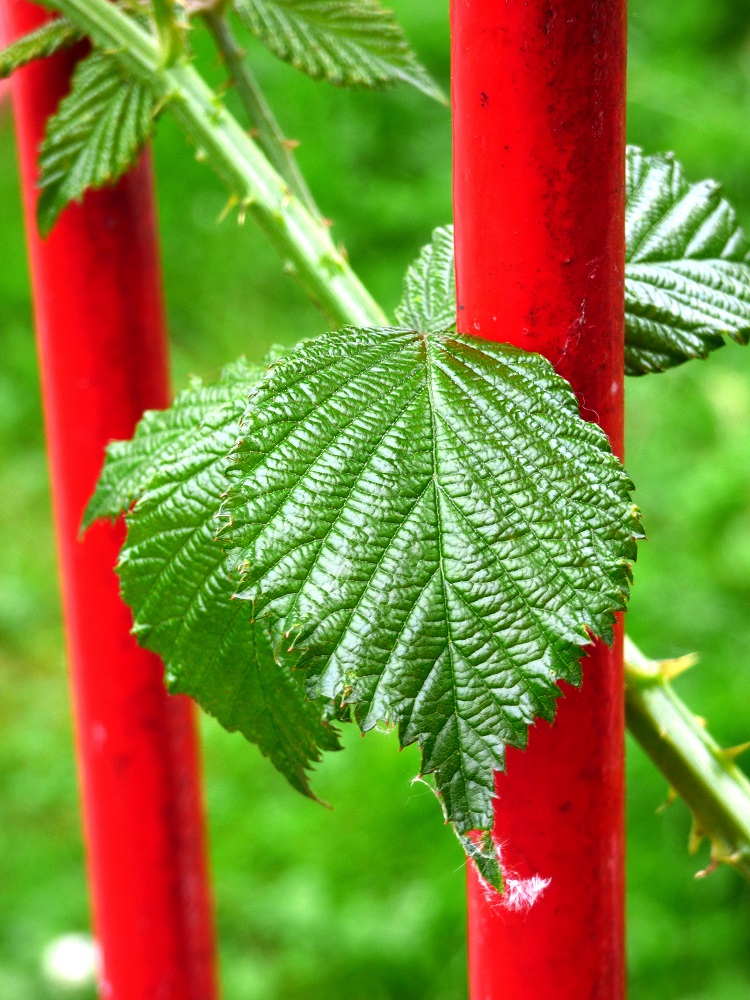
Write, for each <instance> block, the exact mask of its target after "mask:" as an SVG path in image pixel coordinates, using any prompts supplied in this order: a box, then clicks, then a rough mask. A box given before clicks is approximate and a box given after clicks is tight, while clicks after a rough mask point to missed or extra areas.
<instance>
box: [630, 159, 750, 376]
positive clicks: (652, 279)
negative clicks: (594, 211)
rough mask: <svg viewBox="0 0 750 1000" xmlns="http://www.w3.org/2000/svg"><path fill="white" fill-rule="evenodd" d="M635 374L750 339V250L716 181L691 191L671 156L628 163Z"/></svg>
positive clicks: (632, 367)
mask: <svg viewBox="0 0 750 1000" xmlns="http://www.w3.org/2000/svg"><path fill="white" fill-rule="evenodd" d="M626 246H627V264H626V269H625V323H626V346H625V365H626V372H627V374H628V375H644V374H646V373H648V372H660V371H664V370H665V369H667V368H672V367H674V366H675V365H679V364H682V363H683V362H684V361H688V360H689V359H690V358H705V357H707V356H708V354H709V353H710V352H711V351H713V350H716V348H718V347H721V346H723V344H724V340H723V338H724V337H731V338H732V340H736V341H737V342H738V343H740V344H745V343H747V341H748V338H749V337H750V266H748V262H749V261H750V243H748V241H747V239H746V237H745V234H744V233H743V231H742V230H741V229H740V227H739V225H738V223H737V217H736V215H735V212H734V209H733V208H732V207H731V205H730V204H729V202H727V200H726V199H725V198H723V197H722V194H721V188H720V186H719V185H718V184H717V183H715V182H714V181H703V182H702V183H700V184H689V183H688V182H687V180H686V179H685V176H684V174H683V172H682V168H681V167H680V165H679V164H678V163H676V162H675V161H674V159H673V158H672V156H671V155H665V156H645V155H644V154H643V153H642V151H641V150H640V149H637V148H635V147H633V146H631V147H630V148H629V149H628V158H627V214H626Z"/></svg>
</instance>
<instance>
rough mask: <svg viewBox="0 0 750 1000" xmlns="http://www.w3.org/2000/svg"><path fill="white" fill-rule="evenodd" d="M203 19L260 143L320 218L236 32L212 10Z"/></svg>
mask: <svg viewBox="0 0 750 1000" xmlns="http://www.w3.org/2000/svg"><path fill="white" fill-rule="evenodd" d="M203 20H204V21H205V22H206V25H207V27H208V29H209V31H210V32H211V34H212V35H213V37H214V41H215V42H216V46H217V48H218V49H219V51H220V52H221V55H222V58H223V59H224V62H225V63H226V66H227V69H228V70H229V73H230V76H231V78H232V81H233V83H234V87H235V90H236V91H237V96H238V97H239V99H240V101H241V102H242V106H243V108H244V109H245V113H246V115H247V116H248V118H249V119H250V123H251V124H252V125H253V126H254V127H255V128H256V129H257V131H258V141H259V143H260V145H261V147H262V148H263V152H264V153H265V154H266V156H267V157H268V159H269V161H270V162H271V164H272V165H273V166H274V167H275V168H276V170H277V171H278V172H279V174H281V176H282V177H283V178H284V180H285V181H286V182H287V184H288V185H289V187H290V189H291V191H292V193H293V194H295V195H296V196H297V198H299V200H300V201H301V202H302V203H303V204H304V205H305V206H306V207H307V209H308V211H309V212H310V213H311V214H312V215H314V216H316V217H320V211H319V209H318V206H317V205H316V204H315V200H314V198H313V196H312V194H311V193H310V189H309V188H308V186H307V181H306V180H305V178H304V177H303V175H302V171H301V170H300V169H299V166H298V165H297V161H296V159H295V157H294V153H293V152H292V150H291V148H290V146H289V145H288V143H287V141H286V140H285V138H284V134H283V132H282V131H281V128H280V127H279V123H278V122H277V121H276V117H275V115H274V113H273V111H272V110H271V108H270V107H269V105H268V102H267V101H266V98H265V96H264V94H263V91H262V90H261V89H260V85H259V84H258V81H257V80H256V79H255V75H254V74H253V71H252V70H251V69H250V67H249V66H248V64H247V62H246V60H245V58H244V56H245V54H244V52H243V51H242V49H241V48H240V46H239V45H238V43H237V39H236V38H235V37H234V35H233V33H232V29H231V27H230V25H229V21H228V20H227V18H226V15H225V14H223V13H219V12H217V11H216V10H213V9H208V10H206V11H205V12H204V14H203Z"/></svg>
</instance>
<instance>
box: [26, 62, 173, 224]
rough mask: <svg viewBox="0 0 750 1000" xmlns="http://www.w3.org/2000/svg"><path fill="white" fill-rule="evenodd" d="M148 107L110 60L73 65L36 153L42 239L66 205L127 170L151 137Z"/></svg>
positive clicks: (139, 86) (134, 83)
mask: <svg viewBox="0 0 750 1000" xmlns="http://www.w3.org/2000/svg"><path fill="white" fill-rule="evenodd" d="M154 104H155V101H154V95H153V93H152V91H151V90H150V89H149V87H147V86H146V85H145V84H143V83H142V82H140V81H138V80H135V79H132V78H127V79H126V78H125V77H124V76H123V75H122V72H121V70H120V68H119V65H118V63H117V61H116V60H115V59H114V58H113V57H111V56H108V55H105V54H103V53H100V52H94V53H92V54H91V55H90V56H88V58H86V59H84V60H82V61H81V62H80V63H79V64H78V66H77V67H76V70H75V72H74V74H73V79H72V82H71V91H70V93H69V94H68V96H67V97H65V98H64V99H63V101H62V102H61V104H60V107H59V108H58V110H57V113H56V114H54V115H53V116H52V117H51V118H50V119H49V121H48V122H47V130H46V133H45V136H44V141H43V143H42V147H41V150H40V159H39V167H40V171H41V179H40V182H39V186H40V188H41V194H40V196H39V202H38V205H37V221H38V225H39V229H40V231H41V233H42V234H43V235H46V234H47V233H48V232H49V231H50V229H51V228H52V226H53V225H54V224H55V222H56V220H57V218H58V216H59V214H60V212H61V211H62V210H63V208H65V206H66V205H67V204H69V203H70V202H71V201H76V200H79V199H80V198H82V197H83V195H84V193H85V192H86V191H87V190H88V189H89V188H99V187H103V186H104V185H105V184H112V183H114V182H115V181H116V180H117V179H118V178H119V177H121V176H122V174H124V173H125V172H126V171H127V170H128V169H129V168H130V167H132V166H133V164H134V163H135V160H136V158H137V156H138V153H139V152H140V150H141V148H142V147H143V145H144V144H145V143H146V142H147V141H148V139H149V138H150V136H151V132H152V130H153V123H154V118H153V116H154Z"/></svg>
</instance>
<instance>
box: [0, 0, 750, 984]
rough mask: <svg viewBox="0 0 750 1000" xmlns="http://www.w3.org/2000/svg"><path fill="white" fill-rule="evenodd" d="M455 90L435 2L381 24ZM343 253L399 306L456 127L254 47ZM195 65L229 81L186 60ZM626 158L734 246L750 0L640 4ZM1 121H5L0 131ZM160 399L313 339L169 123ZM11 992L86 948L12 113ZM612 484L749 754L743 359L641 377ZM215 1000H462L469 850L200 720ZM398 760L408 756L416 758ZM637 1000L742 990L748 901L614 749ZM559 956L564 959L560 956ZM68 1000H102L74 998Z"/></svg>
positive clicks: (314, 325) (5, 319)
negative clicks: (215, 948)
mask: <svg viewBox="0 0 750 1000" xmlns="http://www.w3.org/2000/svg"><path fill="white" fill-rule="evenodd" d="M393 6H394V7H395V8H396V10H397V12H398V14H399V15H400V16H401V18H402V20H403V22H404V24H405V25H406V27H407V29H408V31H409V33H410V35H411V37H412V39H413V40H414V43H415V45H416V48H417V50H418V52H419V54H420V56H421V58H422V59H423V61H424V62H425V63H426V64H427V65H428V66H429V67H430V69H431V70H432V71H433V73H434V74H435V76H436V77H437V78H438V80H439V81H440V82H441V83H442V84H443V85H447V81H448V25H447V9H446V8H447V4H436V3H435V2H434V0H398V2H394V4H393ZM249 47H250V49H251V52H252V56H253V58H254V59H255V64H256V68H257V72H258V74H259V75H260V77H261V79H262V81H263V83H264V85H265V86H266V88H267V91H268V94H269V96H270V98H271V99H272V102H273V103H274V105H275V106H276V108H277V110H278V114H279V117H280V118H281V120H282V123H283V125H284V127H285V128H286V130H287V132H288V134H290V135H293V136H295V137H298V138H299V139H301V140H302V147H301V149H300V152H299V157H300V161H301V163H302V166H303V168H304V169H305V171H306V172H307V174H308V176H309V178H310V181H311V186H312V188H313V191H314V192H315V194H316V196H317V197H318V199H319V202H320V204H321V206H322V208H323V210H324V211H325V212H326V214H328V215H329V216H330V217H331V218H332V219H334V220H335V222H336V226H335V230H334V232H335V234H336V236H337V238H338V239H340V240H342V241H343V242H344V243H345V245H346V246H347V248H348V250H349V252H350V255H351V258H352V260H353V263H354V265H355V267H356V268H357V269H358V270H359V272H360V273H361V274H362V276H363V278H364V279H365V281H366V283H367V284H368V285H369V287H370V288H371V289H372V291H373V292H374V294H375V295H376V296H377V297H378V298H380V299H381V300H382V302H383V303H384V305H386V306H387V307H388V308H392V307H393V305H394V304H395V303H396V302H397V300H398V297H399V293H400V285H401V276H402V274H403V271H404V269H405V267H406V265H407V264H408V263H409V261H410V260H411V259H412V257H413V256H414V255H415V253H416V251H417V250H418V248H419V247H420V246H421V244H422V243H423V242H425V241H426V239H427V238H428V236H429V233H430V231H431V229H432V228H433V226H435V225H437V224H440V223H444V222H446V221H447V220H448V219H449V217H450V213H451V193H450V123H449V118H448V114H447V112H446V111H445V110H444V109H443V108H441V107H439V106H438V105H436V104H433V103H431V102H429V101H427V100H425V99H424V98H422V97H421V96H420V95H418V94H416V93H410V92H409V91H406V90H401V91H392V92H389V93H387V94H386V95H378V94H355V95H350V94H342V93H337V92H335V91H333V90H332V89H330V88H328V87H326V86H324V85H318V84H314V83H312V82H311V81H309V80H307V79H305V78H303V77H301V76H299V75H298V74H296V73H295V72H294V71H293V70H291V69H289V68H287V67H285V66H282V65H280V64H277V63H275V62H274V61H273V60H272V59H270V58H269V57H268V56H267V55H266V53H265V52H264V51H263V50H261V49H260V48H259V47H258V46H257V45H252V44H250V45H249ZM201 51H202V53H203V60H204V63H205V66H206V68H207V71H208V72H209V73H210V74H211V75H212V76H213V78H214V79H216V80H217V81H218V80H219V78H220V73H219V71H218V69H217V67H216V66H215V64H214V62H213V60H212V58H211V57H210V55H208V54H207V53H206V51H205V50H204V48H201ZM630 58H631V70H630V108H629V138H630V140H631V141H634V142H637V143H638V144H640V145H642V146H644V148H645V149H646V150H647V151H648V152H655V151H658V150H666V149H674V150H675V151H676V152H677V153H678V154H679V156H680V158H681V159H682V161H683V162H684V164H685V167H686V169H687V171H688V175H689V176H690V177H691V178H692V179H694V180H697V179H700V178H702V177H705V176H714V177H717V178H718V179H720V180H722V181H723V182H724V183H725V186H726V190H727V193H728V195H729V197H730V198H731V199H732V200H733V202H734V203H735V204H736V206H737V208H738V210H739V212H740V216H741V218H742V220H743V221H744V223H745V224H746V225H749V226H750V2H748V0H713V3H711V4H707V3H705V2H704V0H683V2H682V3H681V4H679V5H675V4H674V3H672V2H670V0H632V2H631V56H630ZM0 114H1V113H0ZM156 156H157V166H158V169H159V202H160V212H161V222H162V240H163V249H164V264H165V272H166V286H167V296H168V304H169V315H170V323H171V329H172V334H173V362H174V373H175V384H176V385H177V386H182V385H184V383H185V379H186V377H187V374H188V373H189V372H196V373H198V374H201V375H203V376H206V377H211V376H213V375H215V374H216V373H217V372H218V370H219V368H220V366H221V365H222V364H223V363H224V362H225V361H227V360H229V359H231V358H234V357H235V356H237V355H238V354H240V353H245V354H247V355H248V357H250V358H252V359H257V358H259V357H260V356H261V355H262V354H263V352H264V351H265V348H266V347H267V345H268V344H269V343H270V342H271V341H285V342H293V341H295V340H297V339H298V338H299V337H301V336H309V335H313V334H315V333H316V332H319V331H320V330H321V329H322V325H321V321H320V320H319V319H318V317H317V316H316V315H315V313H314V312H313V311H312V310H311V309H310V308H309V307H308V306H307V303H306V302H305V301H304V299H303V297H302V295H301V294H300V293H299V292H298V291H297V289H296V288H295V287H294V286H293V285H292V284H291V283H290V282H289V281H288V280H287V279H285V278H283V277H281V276H280V275H279V269H278V265H277V262H276V260H275V258H274V257H273V255H272V254H271V252H270V251H269V250H268V248H267V247H266V246H265V244H264V242H263V240H262V239H261V237H260V236H259V235H258V234H257V233H256V232H255V231H254V230H253V229H252V228H251V227H250V226H247V227H245V228H240V227H238V226H237V225H236V223H235V222H234V221H233V220H231V219H228V220H226V221H225V222H223V223H222V224H220V225H219V224H217V218H218V216H219V214H220V212H221V209H222V206H223V202H224V197H223V194H222V191H221V189H220V188H219V186H218V184H217V182H216V181H215V180H214V179H213V177H212V176H211V175H210V174H209V173H208V172H207V171H206V170H205V168H203V167H201V166H199V165H198V164H196V163H195V162H194V161H193V158H192V153H191V152H190V151H189V150H187V149H186V148H185V146H184V143H183V141H182V139H181V137H180V135H179V134H178V133H177V131H176V129H175V128H174V127H173V126H172V125H171V123H170V122H169V121H168V120H167V121H165V122H164V125H163V126H162V128H161V129H160V135H159V138H158V142H157V149H156ZM0 246H2V248H3V249H2V251H1V252H0V254H1V255H0V338H1V340H0V342H1V343H2V355H3V362H2V366H0V552H1V553H2V557H1V561H0V566H1V569H0V690H1V691H2V696H1V697H0V997H2V998H3V1000H44V998H54V997H56V996H59V995H60V994H59V993H56V992H55V989H54V988H53V987H52V986H51V985H50V984H49V983H47V982H46V981H45V979H44V977H43V975H42V972H41V966H40V954H41V951H42V949H43V947H44V945H45V944H46V943H47V942H49V941H50V940H51V939H52V938H54V937H55V936H57V935H60V934H63V933H66V932H69V931H77V930H83V929H85V928H86V927H87V924H88V916H87V904H86V892H85V884H84V874H83V849H82V844H81V836H80V831H79V820H78V811H77V804H76V792H75V776H74V764H73V757H72V738H71V727H70V720H69V714H68V707H67V697H66V689H65V684H66V682H65V673H64V662H63V653H62V637H61V628H60V610H59V602H58V597H57V591H56V579H55V562H54V551H53V541H52V532H51V527H50V513H49V497H48V487H47V476H46V469H45V460H44V452H43V438H42V429H41V414H40V405H39V389H38V380H37V372H36V361H35V357H34V350H33V341H32V332H31V315H30V299H29V289H28V279H27V271H26V263H25V252H24V245H23V237H22V230H21V216H20V207H19V201H18V190H17V179H16V174H15V167H14V154H13V148H12V134H11V127H10V121H9V118H8V115H7V111H6V113H5V115H4V117H2V118H1V119H0ZM628 392H629V425H628V435H629V443H628V466H629V470H630V472H631V474H632V475H633V477H634V479H635V481H636V483H637V485H638V501H639V503H640V505H641V507H642V508H643V509H644V511H645V514H646V518H647V527H648V530H649V535H650V540H649V542H648V543H646V544H644V545H643V546H642V549H641V557H640V561H639V565H638V567H637V573H636V587H635V592H634V597H633V603H632V608H631V614H630V617H629V625H630V630H631V632H632V634H633V636H634V638H635V639H636V640H637V641H638V642H639V643H640V644H641V645H642V646H643V648H644V649H645V651H646V652H647V653H649V654H652V655H677V654H680V653H683V652H686V651H691V650H697V651H699V652H700V653H701V656H702V665H701V666H700V667H698V668H697V669H696V670H695V671H694V672H693V673H692V674H690V675H688V676H687V677H686V678H685V679H682V680H681V681H680V690H681V692H682V693H683V695H684V696H685V697H686V699H687V700H688V702H689V703H690V704H691V705H692V706H693V707H694V708H695V709H696V710H698V711H699V712H700V713H701V714H703V715H705V716H706V717H707V718H708V719H709V720H710V724H711V726H712V728H713V730H714V731H715V733H716V735H717V736H718V737H719V738H720V739H721V740H722V741H724V742H725V743H727V744H734V743H740V742H742V741H744V740H746V739H747V738H748V737H749V736H750V698H748V692H749V691H750V627H749V625H748V608H749V607H750V352H742V351H741V350H739V349H737V348H734V347H728V348H726V349H725V350H724V351H721V352H719V353H718V354H717V355H716V356H714V357H713V358H712V359H711V360H710V361H708V362H705V363H695V364H692V365H688V366H687V367H685V368H682V369H678V370H676V371H674V372H671V373H669V374H667V375H663V376H658V377H651V378H647V379H644V380H642V381H631V382H629V385H628ZM203 729H204V738H205V751H206V782H207V795H208V802H209V811H210V827H211V841H212V859H213V866H214V872H215V878H216V896H217V904H218V920H219V930H220V938H221V954H222V974H223V979H224V989H225V997H226V1000H299V998H301V997H304V998H305V1000H323V998H326V1000H329V998H331V997H341V998H347V1000H365V998H367V1000H427V998H429V1000H460V998H461V997H465V995H466V987H465V958H464V921H465V908H464V895H463V887H464V875H463V866H462V854H461V850H460V848H459V847H458V845H457V844H456V843H455V842H454V841H453V839H452V837H451V836H450V834H449V833H448V832H447V831H445V830H442V829H441V826H440V821H439V812H438V807H437V804H436V803H435V802H434V800H433V799H432V797H431V795H430V793H429V792H428V791H427V790H426V789H425V788H423V787H422V786H419V785H410V783H409V779H410V778H411V777H412V776H413V775H414V774H415V772H416V770H417V760H416V755H415V754H414V753H413V752H409V751H407V752H404V753H402V754H398V753H397V752H396V746H395V744H394V742H393V740H391V739H389V738H388V737H387V736H383V735H379V734H376V733H374V734H372V735H370V736H369V737H368V738H367V739H366V740H362V739H360V738H359V737H357V736H356V735H355V734H353V733H352V734H350V737H349V747H348V750H347V752H346V753H345V754H339V755H336V756H333V757H331V759H330V760H328V761H327V762H326V763H325V765H324V766H323V767H322V768H321V771H320V775H319V778H318V785H317V787H318V789H319V791H320V793H321V794H322V796H323V797H324V798H325V799H327V800H328V801H329V802H332V803H333V804H334V806H335V809H334V811H333V812H332V813H329V812H328V811H327V810H324V809H321V808H320V807H319V806H316V805H315V804H313V803H311V802H309V801H306V800H303V799H302V798H301V797H299V796H296V795H295V794H294V793H293V792H292V791H291V790H290V789H288V788H287V787H286V786H285V784H284V782H283V780H282V779H281V778H279V777H278V776H277V775H276V774H275V773H274V772H273V771H272V769H271V768H270V766H269V765H268V764H267V763H266V762H265V761H263V760H262V759H261V758H260V757H259V756H258V755H257V753H256V751H255V750H254V748H252V747H250V746H247V745H245V744H243V742H242V741H241V740H240V738H239V737H236V736H235V737H231V736H228V735H227V734H225V733H223V732H221V731H220V730H219V729H218V727H217V726H215V725H214V724H213V723H212V722H211V721H208V720H204V726H203ZM412 750H413V748H412ZM628 777H629V796H628V808H629V917H630V946H629V947H630V975H631V988H630V996H631V998H632V1000H653V998H655V997H658V998H659V1000H739V998H741V997H745V996H748V995H750V888H749V887H748V886H747V885H745V884H744V883H742V882H741V881H740V879H739V878H738V877H737V876H736V875H735V874H734V873H733V872H731V871H720V872H718V873H716V874H715V875H713V876H712V877H711V878H710V879H707V880H703V881H699V882H696V881H694V880H693V874H694V872H695V871H696V870H697V869H698V868H700V867H702V865H703V864H704V863H705V856H701V857H699V858H690V857H688V855H687V853H686V843H687V836H688V829H689V819H688V816H687V813H686V810H685V809H684V808H683V807H682V806H681V805H680V804H677V805H675V806H673V807H671V809H670V810H668V811H667V812H666V813H664V814H662V815H658V816H657V815H656V809H657V807H658V806H659V805H660V803H661V802H662V801H664V799H665V797H666V788H665V783H664V781H663V780H662V779H661V778H660V777H659V776H658V775H657V774H656V773H655V772H654V770H653V769H652V767H651V765H650V764H649V763H648V761H646V760H645V758H644V757H643V756H642V754H641V753H640V751H639V750H638V749H637V748H636V747H634V746H630V747H629V760H628ZM571 960H574V956H571ZM66 995H68V996H70V997H74V998H75V1000H82V998H83V997H84V996H86V997H88V996H89V995H90V994H88V993H85V992H79V993H75V992H68V993H67V994H66Z"/></svg>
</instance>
